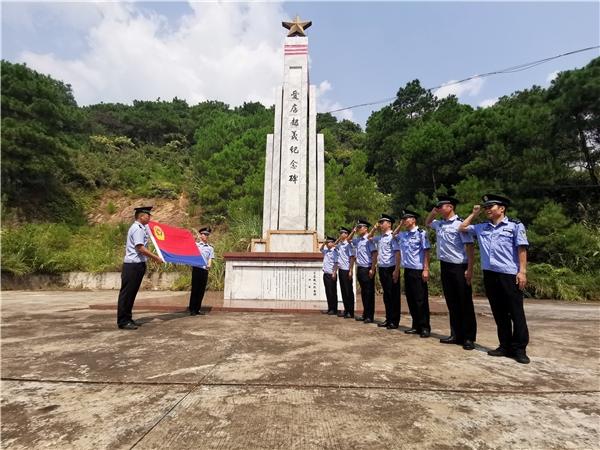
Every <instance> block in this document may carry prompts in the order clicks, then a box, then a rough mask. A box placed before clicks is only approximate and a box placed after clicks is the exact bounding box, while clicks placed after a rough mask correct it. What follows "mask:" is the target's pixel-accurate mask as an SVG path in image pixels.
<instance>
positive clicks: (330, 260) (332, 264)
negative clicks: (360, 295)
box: [321, 236, 338, 316]
mask: <svg viewBox="0 0 600 450" xmlns="http://www.w3.org/2000/svg"><path fill="white" fill-rule="evenodd" d="M335 242H336V239H335V238H334V237H331V236H326V237H325V241H324V242H323V244H322V245H321V253H323V284H324V285H325V295H326V296H327V311H321V312H322V313H323V314H328V315H330V316H335V315H337V313H338V298H337V283H336V277H337V270H338V251H337V249H336V248H335Z"/></svg>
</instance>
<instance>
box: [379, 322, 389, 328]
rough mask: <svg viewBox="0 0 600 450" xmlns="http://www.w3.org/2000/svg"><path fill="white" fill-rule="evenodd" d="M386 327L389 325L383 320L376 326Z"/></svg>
mask: <svg viewBox="0 0 600 450" xmlns="http://www.w3.org/2000/svg"><path fill="white" fill-rule="evenodd" d="M388 325H389V323H388V321H387V320H384V321H383V322H379V323H378V324H377V326H378V327H379V328H386V327H387V326H388Z"/></svg>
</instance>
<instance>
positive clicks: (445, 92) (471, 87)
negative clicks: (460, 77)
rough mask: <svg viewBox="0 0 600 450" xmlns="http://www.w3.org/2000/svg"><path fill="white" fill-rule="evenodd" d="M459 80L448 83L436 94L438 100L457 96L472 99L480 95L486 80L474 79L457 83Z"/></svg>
mask: <svg viewBox="0 0 600 450" xmlns="http://www.w3.org/2000/svg"><path fill="white" fill-rule="evenodd" d="M456 81H457V80H450V81H447V82H446V83H444V84H443V85H442V87H440V88H439V89H437V90H436V91H435V92H434V95H435V96H436V97H437V98H446V97H448V96H450V95H456V97H458V98H461V97H467V96H469V97H472V96H475V95H477V94H479V91H480V90H481V88H482V86H483V83H484V80H483V78H473V79H472V80H469V81H465V82H463V83H458V84H452V83H456Z"/></svg>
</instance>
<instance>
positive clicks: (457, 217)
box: [456, 216, 465, 222]
mask: <svg viewBox="0 0 600 450" xmlns="http://www.w3.org/2000/svg"><path fill="white" fill-rule="evenodd" d="M456 220H459V221H460V222H464V221H465V219H463V218H462V217H460V216H456Z"/></svg>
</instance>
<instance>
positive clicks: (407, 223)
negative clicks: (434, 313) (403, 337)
mask: <svg viewBox="0 0 600 450" xmlns="http://www.w3.org/2000/svg"><path fill="white" fill-rule="evenodd" d="M418 218H419V214H417V213H416V212H414V211H409V210H408V209H405V210H404V211H403V214H402V220H401V222H400V224H399V225H398V228H397V229H396V234H397V236H396V239H397V240H398V242H399V244H400V266H401V267H402V268H403V269H404V291H405V292H406V302H407V303H408V309H409V311H410V315H411V317H412V327H411V328H410V329H409V330H405V331H404V332H405V333H406V334H419V335H420V336H421V337H422V338H427V337H429V335H430V334H431V325H430V323H429V291H428V288H427V281H428V280H429V249H430V248H431V246H430V245H429V239H428V238H427V233H426V232H425V231H424V230H422V229H421V228H419V226H418V225H417V219H418ZM401 226H404V228H405V229H406V231H403V232H400V233H398V232H399V231H400V227H401Z"/></svg>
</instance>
